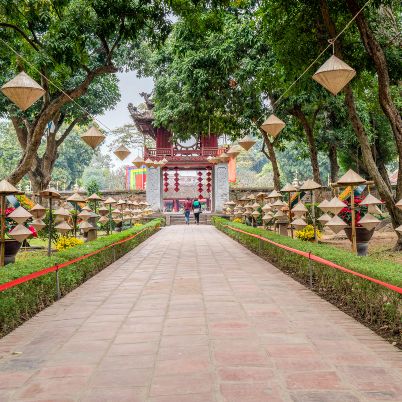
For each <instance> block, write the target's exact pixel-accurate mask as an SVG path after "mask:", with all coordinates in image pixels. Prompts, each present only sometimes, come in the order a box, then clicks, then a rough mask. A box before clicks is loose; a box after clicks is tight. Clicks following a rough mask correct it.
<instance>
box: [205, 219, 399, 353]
mask: <svg viewBox="0 0 402 402" xmlns="http://www.w3.org/2000/svg"><path fill="white" fill-rule="evenodd" d="M213 224H214V225H215V226H216V227H217V228H218V229H219V230H221V231H222V232H224V233H226V234H227V235H229V236H230V237H232V238H233V239H235V240H237V241H238V242H239V243H241V244H243V245H244V246H245V247H247V248H248V249H250V250H251V251H253V252H255V253H256V254H258V255H259V256H261V257H262V258H264V259H266V260H267V261H270V262H272V263H273V264H274V265H275V266H277V267H278V268H280V269H281V270H283V271H285V272H286V273H288V274H289V275H291V276H292V277H294V278H295V279H297V280H298V281H299V282H301V283H304V284H306V285H309V286H310V272H312V289H313V290H314V291H316V292H317V293H318V294H319V295H320V296H322V297H323V298H325V299H327V300H328V301H330V302H332V303H333V304H335V305H337V306H338V307H339V308H341V309H342V310H344V311H345V312H347V313H348V314H350V315H352V316H354V317H355V318H356V319H358V320H359V321H361V322H363V323H365V324H366V325H368V326H370V327H371V328H372V329H374V330H376V331H377V332H379V333H380V334H381V335H382V336H384V337H386V338H388V339H389V340H391V341H393V342H395V343H396V344H397V345H398V346H399V347H402V295H401V294H399V293H397V292H395V291H393V290H391V289H388V288H385V287H383V286H381V285H378V284H376V283H373V282H370V281H368V280H366V279H363V278H359V277H357V276H354V275H351V274H348V273H346V272H343V271H340V270H338V269H335V268H331V267H328V266H326V265H323V264H320V263H318V262H315V261H311V260H309V259H308V258H305V257H303V256H301V255H298V254H296V253H292V252H290V251H287V250H285V249H283V248H280V247H278V246H275V245H273V244H270V243H268V242H265V241H263V240H259V239H257V238H255V237H252V236H248V235H246V234H243V233H239V232H236V231H234V230H231V229H230V227H233V228H237V229H241V230H243V231H245V232H248V233H252V234H256V235H259V236H262V237H264V238H266V239H269V240H272V241H274V242H276V243H280V244H282V245H285V246H289V247H292V248H294V249H298V250H301V251H306V252H311V253H312V254H315V255H316V256H319V257H322V258H325V259H327V260H329V261H332V262H334V263H336V264H338V265H341V266H343V267H345V268H348V269H350V270H353V271H356V272H359V273H362V274H365V275H367V276H370V277H372V278H375V279H379V280H381V281H383V282H387V283H389V284H392V285H396V286H399V287H402V266H401V265H398V264H395V263H392V262H390V261H379V260H376V259H374V258H371V257H358V256H355V255H353V254H351V253H350V252H347V251H345V250H341V249H338V248H336V247H333V246H330V245H326V244H316V243H312V242H305V241H302V240H299V239H292V238H290V237H286V236H281V235H279V234H276V233H274V232H271V231H268V230H265V229H260V228H252V227H250V226H247V225H244V224H241V223H235V222H230V221H228V220H226V219H223V218H218V217H215V218H214V219H213ZM309 267H311V271H310V268H309Z"/></svg>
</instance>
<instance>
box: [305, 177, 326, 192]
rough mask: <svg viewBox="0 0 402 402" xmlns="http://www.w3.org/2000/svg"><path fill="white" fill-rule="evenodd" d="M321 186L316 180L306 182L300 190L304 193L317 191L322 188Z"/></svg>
mask: <svg viewBox="0 0 402 402" xmlns="http://www.w3.org/2000/svg"><path fill="white" fill-rule="evenodd" d="M321 187H322V186H321V184H318V183H317V182H315V181H314V180H311V179H309V180H306V181H305V182H304V183H303V185H302V186H300V190H302V191H311V190H317V189H318V188H321Z"/></svg>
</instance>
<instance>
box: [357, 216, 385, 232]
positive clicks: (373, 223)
mask: <svg viewBox="0 0 402 402" xmlns="http://www.w3.org/2000/svg"><path fill="white" fill-rule="evenodd" d="M358 223H359V224H360V225H361V226H363V227H364V228H366V229H367V230H372V229H375V228H376V227H377V226H378V224H379V223H380V220H379V219H377V218H376V217H375V216H373V215H371V214H369V213H367V214H366V215H364V216H363V218H361V219H360V220H359V222H358Z"/></svg>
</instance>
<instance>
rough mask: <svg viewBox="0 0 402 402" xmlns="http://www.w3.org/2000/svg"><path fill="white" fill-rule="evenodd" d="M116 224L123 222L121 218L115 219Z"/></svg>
mask: <svg viewBox="0 0 402 402" xmlns="http://www.w3.org/2000/svg"><path fill="white" fill-rule="evenodd" d="M113 221H114V223H120V222H122V219H121V218H113Z"/></svg>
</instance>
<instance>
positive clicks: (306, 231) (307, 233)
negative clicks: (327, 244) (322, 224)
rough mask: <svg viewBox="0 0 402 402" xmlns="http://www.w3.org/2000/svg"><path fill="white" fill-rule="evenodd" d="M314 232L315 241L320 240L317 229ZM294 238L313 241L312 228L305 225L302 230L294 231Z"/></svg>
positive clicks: (319, 233)
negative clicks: (315, 235) (315, 234)
mask: <svg viewBox="0 0 402 402" xmlns="http://www.w3.org/2000/svg"><path fill="white" fill-rule="evenodd" d="M316 232H317V239H321V232H320V231H319V230H318V229H316ZM295 236H296V237H297V238H298V239H300V240H304V241H312V240H314V226H313V225H307V226H305V227H304V228H303V229H302V230H296V231H295Z"/></svg>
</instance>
